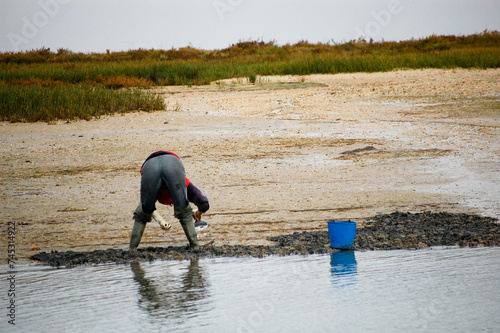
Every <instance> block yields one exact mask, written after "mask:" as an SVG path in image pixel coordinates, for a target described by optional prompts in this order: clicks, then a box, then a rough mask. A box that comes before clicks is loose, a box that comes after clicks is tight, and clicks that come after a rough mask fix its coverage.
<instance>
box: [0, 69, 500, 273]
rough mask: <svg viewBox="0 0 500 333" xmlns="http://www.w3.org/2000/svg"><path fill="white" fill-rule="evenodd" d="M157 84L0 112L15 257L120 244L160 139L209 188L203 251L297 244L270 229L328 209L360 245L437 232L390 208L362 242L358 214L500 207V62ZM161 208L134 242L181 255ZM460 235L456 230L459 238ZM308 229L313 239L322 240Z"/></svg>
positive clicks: (302, 229) (2, 193) (308, 223)
mask: <svg viewBox="0 0 500 333" xmlns="http://www.w3.org/2000/svg"><path fill="white" fill-rule="evenodd" d="M157 92H158V93H159V94H160V95H161V96H163V97H164V99H165V102H166V104H167V105H168V107H167V109H166V110H162V111H158V112H152V113H145V112H135V113H130V114H125V115H115V116H110V117H102V118H101V119H96V120H92V121H76V122H69V123H68V122H62V121H61V122H58V123H54V124H46V123H36V124H24V123H16V124H11V123H0V153H1V155H2V160H1V161H0V209H1V212H2V214H1V216H0V244H7V241H8V239H7V235H8V231H7V225H8V224H9V222H10V224H11V225H12V224H14V223H15V226H16V235H15V239H14V241H15V245H16V256H17V258H16V259H17V262H18V263H29V262H30V257H31V256H32V255H34V254H37V253H41V252H45V253H51V252H52V251H58V253H66V252H67V251H73V253H77V254H79V253H84V254H85V255H88V253H92V251H107V249H109V248H112V249H116V250H115V251H117V254H116V255H122V256H124V257H127V256H130V254H128V253H126V252H124V250H125V249H126V248H127V247H128V243H129V240H130V232H131V229H132V225H133V220H132V213H133V211H134V209H135V207H136V206H137V203H138V201H139V184H140V174H139V168H140V166H141V164H142V162H143V161H144V159H145V158H146V157H147V156H148V155H149V154H150V153H151V152H153V151H156V150H162V149H164V150H170V151H174V152H176V153H178V154H179V156H181V158H182V160H183V162H184V166H185V168H186V175H187V176H188V177H189V179H190V180H191V181H192V182H193V183H194V184H195V185H197V186H198V187H199V188H200V189H201V190H202V191H203V192H204V194H206V195H207V197H208V198H209V199H210V207H211V208H210V210H209V211H208V213H207V214H206V215H205V216H204V220H206V221H207V222H208V223H209V224H210V228H209V229H207V231H206V232H203V233H202V234H201V235H200V243H201V244H211V245H209V246H205V247H206V248H210V249H213V251H216V252H217V251H218V252H217V253H207V255H224V253H225V252H234V253H242V254H245V255H246V253H248V252H250V253H254V254H255V255H259V253H262V255H265V254H267V253H270V254H273V253H276V254H280V252H283V253H289V252H297V253H302V252H305V253H308V252H309V249H310V247H311V246H313V245H311V244H312V243H311V242H308V244H306V245H305V247H304V248H302V247H300V246H298V247H293V249H287V246H288V245H287V246H285V245H283V246H281V247H280V246H278V247H277V244H280V243H279V241H278V242H276V241H272V240H270V239H271V238H272V239H275V238H273V237H280V236H283V237H292V236H290V235H294V233H295V232H298V233H299V234H298V235H302V236H301V237H306V236H307V235H309V236H307V237H310V235H315V234H314V233H315V232H317V233H318V235H317V236H319V235H324V233H325V232H326V229H327V224H326V222H327V221H330V220H347V219H351V220H353V221H356V222H358V226H359V230H360V233H359V236H360V238H359V240H358V244H357V246H358V247H362V248H368V249H370V248H378V247H381V248H392V247H400V248H405V247H407V246H408V247H409V248H413V247H418V246H424V244H428V245H439V244H440V243H439V242H438V243H432V242H429V243H427V238H429V237H430V236H432V235H433V233H432V232H430V231H425V229H424V228H425V220H424V217H419V218H418V219H419V221H420V222H421V224H422V225H420V226H418V225H417V224H416V222H415V223H414V224H413V225H415V229H414V230H413V229H412V230H407V231H408V233H407V234H408V236H407V237H406V238H405V239H402V238H394V237H393V236H392V235H393V232H392V231H391V232H387V231H384V230H383V228H392V229H394V230H397V229H398V228H400V227H401V226H400V225H392V224H391V223H392V222H390V221H386V222H384V223H385V225H381V226H377V227H376V228H378V229H375V230H374V231H373V232H374V235H375V236H373V237H372V238H369V239H367V240H365V241H364V243H361V242H362V237H361V236H362V235H363V234H362V232H361V230H371V229H370V228H372V229H373V228H375V225H374V226H371V225H370V223H371V221H372V222H373V221H378V220H377V219H376V218H374V216H377V215H380V214H391V213H392V212H395V211H399V212H408V213H412V214H413V213H421V212H426V211H431V212H448V213H450V214H466V215H478V216H490V217H492V218H499V217H500V193H499V190H498V189H499V188H500V69H488V70H463V69H450V70H437V69H425V70H401V71H394V72H388V73H352V74H338V75H311V76H303V77H291V76H290V77H289V76H286V77H262V78H260V77H259V83H258V84H249V83H247V82H246V81H245V80H240V79H234V80H226V81H221V82H218V83H217V84H215V83H214V84H213V85H210V86H193V87H180V86H177V87H162V88H158V91H157ZM157 208H158V210H159V212H160V214H161V215H162V216H164V218H165V219H167V220H168V221H169V222H171V223H172V229H171V230H169V231H168V232H165V231H163V230H162V229H161V228H160V227H159V226H158V225H157V224H156V225H155V224H149V225H148V226H147V228H146V230H145V232H144V236H143V238H142V241H141V245H140V248H141V249H143V250H141V251H139V252H138V255H144V256H152V257H162V256H165V257H169V256H170V257H172V258H173V257H176V256H179V257H180V256H189V255H191V254H190V253H185V252H184V251H183V250H182V247H183V246H185V245H186V244H187V241H186V237H185V235H184V233H183V230H182V228H181V226H180V224H179V223H178V222H177V221H176V220H175V219H174V217H173V216H172V215H173V211H172V209H171V208H169V207H166V206H162V205H157ZM383 216H386V215H383ZM409 216H413V215H409ZM452 216H459V215H452ZM412 218H413V217H412ZM415 218H416V217H415ZM463 219H465V218H460V220H463ZM406 220H407V221H410V220H411V219H410V218H409V217H408V218H407V219H406ZM446 220H447V221H448V222H449V223H451V222H450V221H452V220H451V219H446ZM365 225H366V226H365ZM364 226H365V228H362V227H364ZM381 228H382V229H381ZM434 228H436V227H434ZM440 228H445V226H441V227H440ZM392 229H391V230H392ZM434 231H435V232H438V231H439V230H438V229H436V230H434ZM434 231H433V232H434ZM379 232H382V234H381V235H378V234H377V233H379ZM422 232H423V233H425V234H422ZM309 233H312V234H309ZM410 235H413V236H410ZM424 236H425V237H424ZM293 237H295V236H293ZM297 237H298V236H297ZM311 237H312V236H311ZM460 237H463V235H462V236H460V235H456V241H455V243H454V244H457V245H459V242H460V241H464V242H468V240H467V239H462V238H460ZM323 238H324V236H323ZM412 238H415V239H417V240H418V241H415V242H412V243H411V245H407V244H410V243H409V241H410V239H412ZM291 239H293V238H291ZM481 239H482V241H481V242H485V240H484V239H483V237H482V236H481ZM311 241H312V240H311ZM318 242H319V243H320V244H319V245H318V246H316V247H314V246H313V247H312V251H313V252H315V251H329V250H328V249H324V244H326V243H328V242H327V241H325V240H324V239H321V240H319V241H318ZM481 242H478V243H480V244H482V243H481ZM419 243H422V244H420V245H419ZM316 248H317V249H316ZM148 249H153V250H148ZM166 249H169V250H166ZM211 251H212V250H211ZM213 251H212V252H213ZM173 252H176V253H177V254H176V253H173ZM219 252H220V253H219ZM104 253H106V252H104ZM200 255H203V254H200ZM5 257H6V256H3V257H2V258H0V263H1V264H5V263H6V262H5ZM129 259H130V258H126V259H124V260H129ZM65 260H66V261H68V259H65ZM75 260H76V261H78V260H82V261H84V260H83V259H75ZM89 260H90V259H89ZM89 260H87V261H89ZM98 260H101V261H105V262H106V261H109V260H108V259H106V258H104V259H98ZM111 261H118V260H115V258H112V260H111ZM60 264H63V262H61V263H60Z"/></svg>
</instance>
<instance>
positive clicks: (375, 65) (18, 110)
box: [0, 31, 500, 121]
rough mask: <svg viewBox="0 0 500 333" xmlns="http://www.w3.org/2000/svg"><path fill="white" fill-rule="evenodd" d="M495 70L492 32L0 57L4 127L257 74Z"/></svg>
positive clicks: (498, 49)
mask: <svg viewBox="0 0 500 333" xmlns="http://www.w3.org/2000/svg"><path fill="white" fill-rule="evenodd" d="M457 67H460V68H481V69H485V68H498V67H500V33H499V32H496V31H494V32H488V31H485V32H483V33H481V34H476V35H471V36H431V37H428V38H425V39H420V40H409V41H403V42H380V43H373V42H365V41H351V42H348V43H343V44H335V45H332V44H310V43H308V42H299V43H297V44H294V45H288V44H287V45H283V46H278V45H276V44H275V43H273V42H269V43H264V42H258V41H249V42H240V43H237V44H235V45H232V46H230V47H229V48H226V49H223V50H212V51H206V50H197V49H193V48H180V49H172V50H143V49H139V50H130V51H127V52H107V53H103V54H95V53H92V54H83V53H73V52H71V51H69V50H65V49H59V50H58V51H57V52H52V51H50V50H49V49H40V50H33V51H29V52H21V53H3V54H0V96H1V98H2V100H1V101H0V117H1V120H4V121H53V120H56V119H78V118H80V119H90V118H92V117H98V116H99V115H102V114H110V113H114V112H128V111H134V110H138V109H142V110H146V111H149V110H157V109H164V108H165V105H164V104H163V101H162V100H161V99H159V98H157V97H155V96H154V95H152V94H150V93H148V90H147V88H149V87H152V86H161V85H204V84H209V83H210V82H213V81H217V80H220V79H226V78H233V77H248V78H250V81H254V80H255V77H256V76H257V75H308V74H324V73H330V74H335V73H346V72H380V71H390V70H394V69H401V68H411V69H417V68H457Z"/></svg>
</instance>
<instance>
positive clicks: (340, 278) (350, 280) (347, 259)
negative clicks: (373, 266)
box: [330, 251, 358, 287]
mask: <svg viewBox="0 0 500 333" xmlns="http://www.w3.org/2000/svg"><path fill="white" fill-rule="evenodd" d="M330 271H331V273H332V282H333V284H334V285H335V286H339V287H346V286H351V285H354V284H356V276H357V273H358V270H357V263H356V257H355V255H354V251H336V252H334V253H332V254H331V256H330Z"/></svg>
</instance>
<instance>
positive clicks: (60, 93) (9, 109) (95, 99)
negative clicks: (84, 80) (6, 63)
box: [0, 82, 165, 122]
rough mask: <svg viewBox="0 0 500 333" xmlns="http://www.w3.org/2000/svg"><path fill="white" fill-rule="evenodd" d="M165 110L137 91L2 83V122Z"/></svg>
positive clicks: (159, 100) (155, 99) (161, 103)
mask: <svg viewBox="0 0 500 333" xmlns="http://www.w3.org/2000/svg"><path fill="white" fill-rule="evenodd" d="M164 108H165V104H164V101H163V99H162V98H160V97H158V96H155V95H152V94H150V93H148V92H147V91H142V90H138V89H133V90H131V89H127V90H111V89H107V88H104V87H93V86H90V85H87V84H81V85H69V86H54V87H41V86H38V85H34V86H20V85H11V84H5V83H1V82H0V117H1V120H3V121H11V122H37V121H47V122H51V121H56V120H58V119H66V120H75V119H85V120H89V119H92V118H94V117H95V118H99V117H100V116H102V115H106V114H114V113H125V112H130V111H136V110H144V111H150V110H158V109H164Z"/></svg>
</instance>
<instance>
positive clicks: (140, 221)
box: [129, 203, 152, 250]
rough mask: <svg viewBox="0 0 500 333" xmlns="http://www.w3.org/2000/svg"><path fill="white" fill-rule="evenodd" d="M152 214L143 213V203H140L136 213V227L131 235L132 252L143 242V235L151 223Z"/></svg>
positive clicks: (130, 246) (130, 247)
mask: <svg viewBox="0 0 500 333" xmlns="http://www.w3.org/2000/svg"><path fill="white" fill-rule="evenodd" d="M151 215H152V214H146V213H144V212H143V211H142V203H139V205H138V206H137V208H136V209H135V212H134V226H133V227H132V234H131V235H130V245H129V249H130V250H135V249H137V247H138V246H139V243H140V242H141V238H142V234H143V233H144V229H145V228H146V223H148V222H149V221H151Z"/></svg>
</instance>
